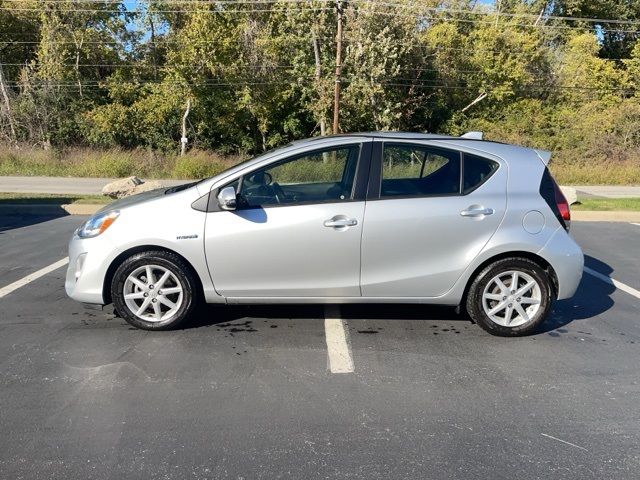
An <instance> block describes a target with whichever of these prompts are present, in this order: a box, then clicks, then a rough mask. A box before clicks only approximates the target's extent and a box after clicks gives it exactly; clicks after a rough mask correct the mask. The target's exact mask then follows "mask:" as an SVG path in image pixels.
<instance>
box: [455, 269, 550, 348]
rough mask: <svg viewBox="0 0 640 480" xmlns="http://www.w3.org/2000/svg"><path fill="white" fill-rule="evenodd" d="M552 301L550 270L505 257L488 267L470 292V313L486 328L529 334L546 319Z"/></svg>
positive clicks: (507, 334) (507, 333)
mask: <svg viewBox="0 0 640 480" xmlns="http://www.w3.org/2000/svg"><path fill="white" fill-rule="evenodd" d="M551 302H552V285H551V281H550V278H549V275H548V274H547V272H545V271H544V270H543V269H542V268H541V267H540V266H539V265H538V264H536V263H534V262H532V261H531V260H529V259H527V258H505V259H502V260H498V261H496V262H494V263H492V264H490V265H488V266H487V267H486V268H484V269H483V270H482V271H481V272H480V273H479V274H478V276H477V277H476V278H475V279H474V281H473V283H472V284H471V286H470V287H469V292H468V294H467V312H468V313H469V316H470V317H471V318H472V319H473V320H474V321H475V322H476V323H477V324H478V325H480V326H481V327H482V328H483V329H484V330H486V331H487V332H489V333H491V334H493V335H499V336H504V337H511V336H521V335H528V334H530V333H532V332H534V331H535V330H536V328H538V326H539V325H540V324H541V323H542V322H544V320H545V318H546V316H547V314H548V313H549V310H550V308H551Z"/></svg>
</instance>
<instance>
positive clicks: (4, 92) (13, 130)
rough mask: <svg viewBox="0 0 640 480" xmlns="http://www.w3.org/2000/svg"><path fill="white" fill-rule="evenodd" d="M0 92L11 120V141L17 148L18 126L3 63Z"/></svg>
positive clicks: (0, 67) (0, 68) (8, 117)
mask: <svg viewBox="0 0 640 480" xmlns="http://www.w3.org/2000/svg"><path fill="white" fill-rule="evenodd" d="M0 92H1V93H2V98H3V100H4V106H5V110H6V111H7V119H8V120H9V129H10V130H11V141H12V142H13V144H14V145H15V146H16V147H17V146H18V137H17V135H16V126H15V122H14V120H13V112H12V111H11V101H10V99H9V91H8V90H7V86H6V84H5V80H4V71H3V69H2V63H0Z"/></svg>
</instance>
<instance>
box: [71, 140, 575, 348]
mask: <svg viewBox="0 0 640 480" xmlns="http://www.w3.org/2000/svg"><path fill="white" fill-rule="evenodd" d="M549 158H550V154H549V153H548V152H544V151H539V150H534V149H530V148H523V147H517V146H512V145H505V144H502V143H496V142H488V141H482V139H481V134H477V133H473V132H472V133H470V134H467V135H463V136H462V137H448V136H440V135H430V134H413V133H391V132H384V133H362V134H351V135H336V136H330V137H319V138H313V139H309V140H303V141H297V142H293V143H292V144H290V145H288V146H286V147H283V148H280V149H277V150H274V151H271V152H269V153H266V154H264V155H262V156H259V157H257V158H254V159H251V160H249V161H247V162H244V163H242V164H240V165H237V166H235V167H233V168H231V169H229V170H227V171H225V172H223V173H221V174H219V175H217V176H215V177H212V178H208V179H205V180H202V181H199V182H197V183H192V184H187V185H183V186H180V187H174V188H169V189H162V190H155V191H152V192H147V193H143V194H140V195H136V196H133V197H129V198H125V199H122V200H119V201H116V202H115V203H112V204H111V205H109V206H107V207H105V208H103V209H102V210H101V211H100V212H98V213H97V214H96V215H95V216H93V217H92V218H90V219H89V220H88V221H87V222H86V223H85V224H84V225H83V226H82V227H81V228H79V229H78V230H77V231H76V232H75V234H74V235H73V238H72V240H71V242H70V245H69V259H70V263H69V269H68V272H67V277H66V282H65V286H66V291H67V293H68V295H69V296H71V297H72V298H73V299H75V300H78V301H80V302H85V303H92V304H101V305H104V304H108V303H111V302H112V303H113V304H114V307H115V310H116V312H117V313H118V314H119V315H120V316H122V317H123V318H124V319H126V320H127V321H128V322H129V323H130V324H132V325H134V326H136V327H139V328H143V329H148V330H160V329H168V328H173V327H177V326H178V325H180V324H181V323H183V322H184V321H185V320H186V319H187V318H188V317H189V316H190V314H192V312H193V311H194V309H195V308H196V306H197V305H198V303H200V302H207V303H219V304H255V303H261V304H265V303H338V304H340V303H394V302H395V303H412V304H440V305H450V306H458V307H462V308H464V309H466V311H467V312H468V314H469V315H470V317H471V318H472V319H473V320H474V321H475V322H476V323H478V325H480V326H481V327H482V328H484V329H485V330H487V331H488V332H490V333H492V334H496V335H505V336H515V335H523V334H528V333H530V332H532V331H534V330H535V329H536V328H537V327H538V325H539V324H540V323H541V322H543V321H544V319H545V317H546V316H547V314H548V313H549V311H550V308H551V303H552V301H553V300H554V299H564V298H568V297H571V296H572V295H573V294H574V292H575V291H576V288H577V286H578V283H579V282H580V278H581V276H582V268H583V255H582V252H581V250H580V248H579V247H578V245H576V243H575V242H574V241H573V240H572V239H571V237H570V236H569V235H568V233H567V231H568V228H569V221H570V213H569V205H568V204H567V201H566V200H565V198H564V197H563V195H562V193H561V192H560V189H559V188H558V186H557V185H556V183H555V182H554V180H553V179H552V177H551V175H550V173H549V170H548V169H547V164H548V162H549Z"/></svg>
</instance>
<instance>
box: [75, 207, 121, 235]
mask: <svg viewBox="0 0 640 480" xmlns="http://www.w3.org/2000/svg"><path fill="white" fill-rule="evenodd" d="M119 215H120V212H119V211H118V210H112V211H110V212H104V213H99V214H98V215H95V216H93V217H91V218H90V219H89V220H87V221H86V222H85V223H84V225H82V226H81V227H80V228H79V229H78V230H77V231H76V234H77V235H78V236H79V237H80V238H91V237H97V236H98V235H100V234H101V233H102V232H104V231H105V230H106V229H107V228H109V227H110V226H111V224H112V223H113V222H115V221H116V219H117V218H118V216H119Z"/></svg>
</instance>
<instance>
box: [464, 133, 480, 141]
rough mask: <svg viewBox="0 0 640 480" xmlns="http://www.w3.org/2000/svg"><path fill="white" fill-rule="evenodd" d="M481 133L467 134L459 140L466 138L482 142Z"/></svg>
mask: <svg viewBox="0 0 640 480" xmlns="http://www.w3.org/2000/svg"><path fill="white" fill-rule="evenodd" d="M482 136H483V134H482V132H467V133H465V134H464V135H460V138H468V139H469V140H482Z"/></svg>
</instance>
